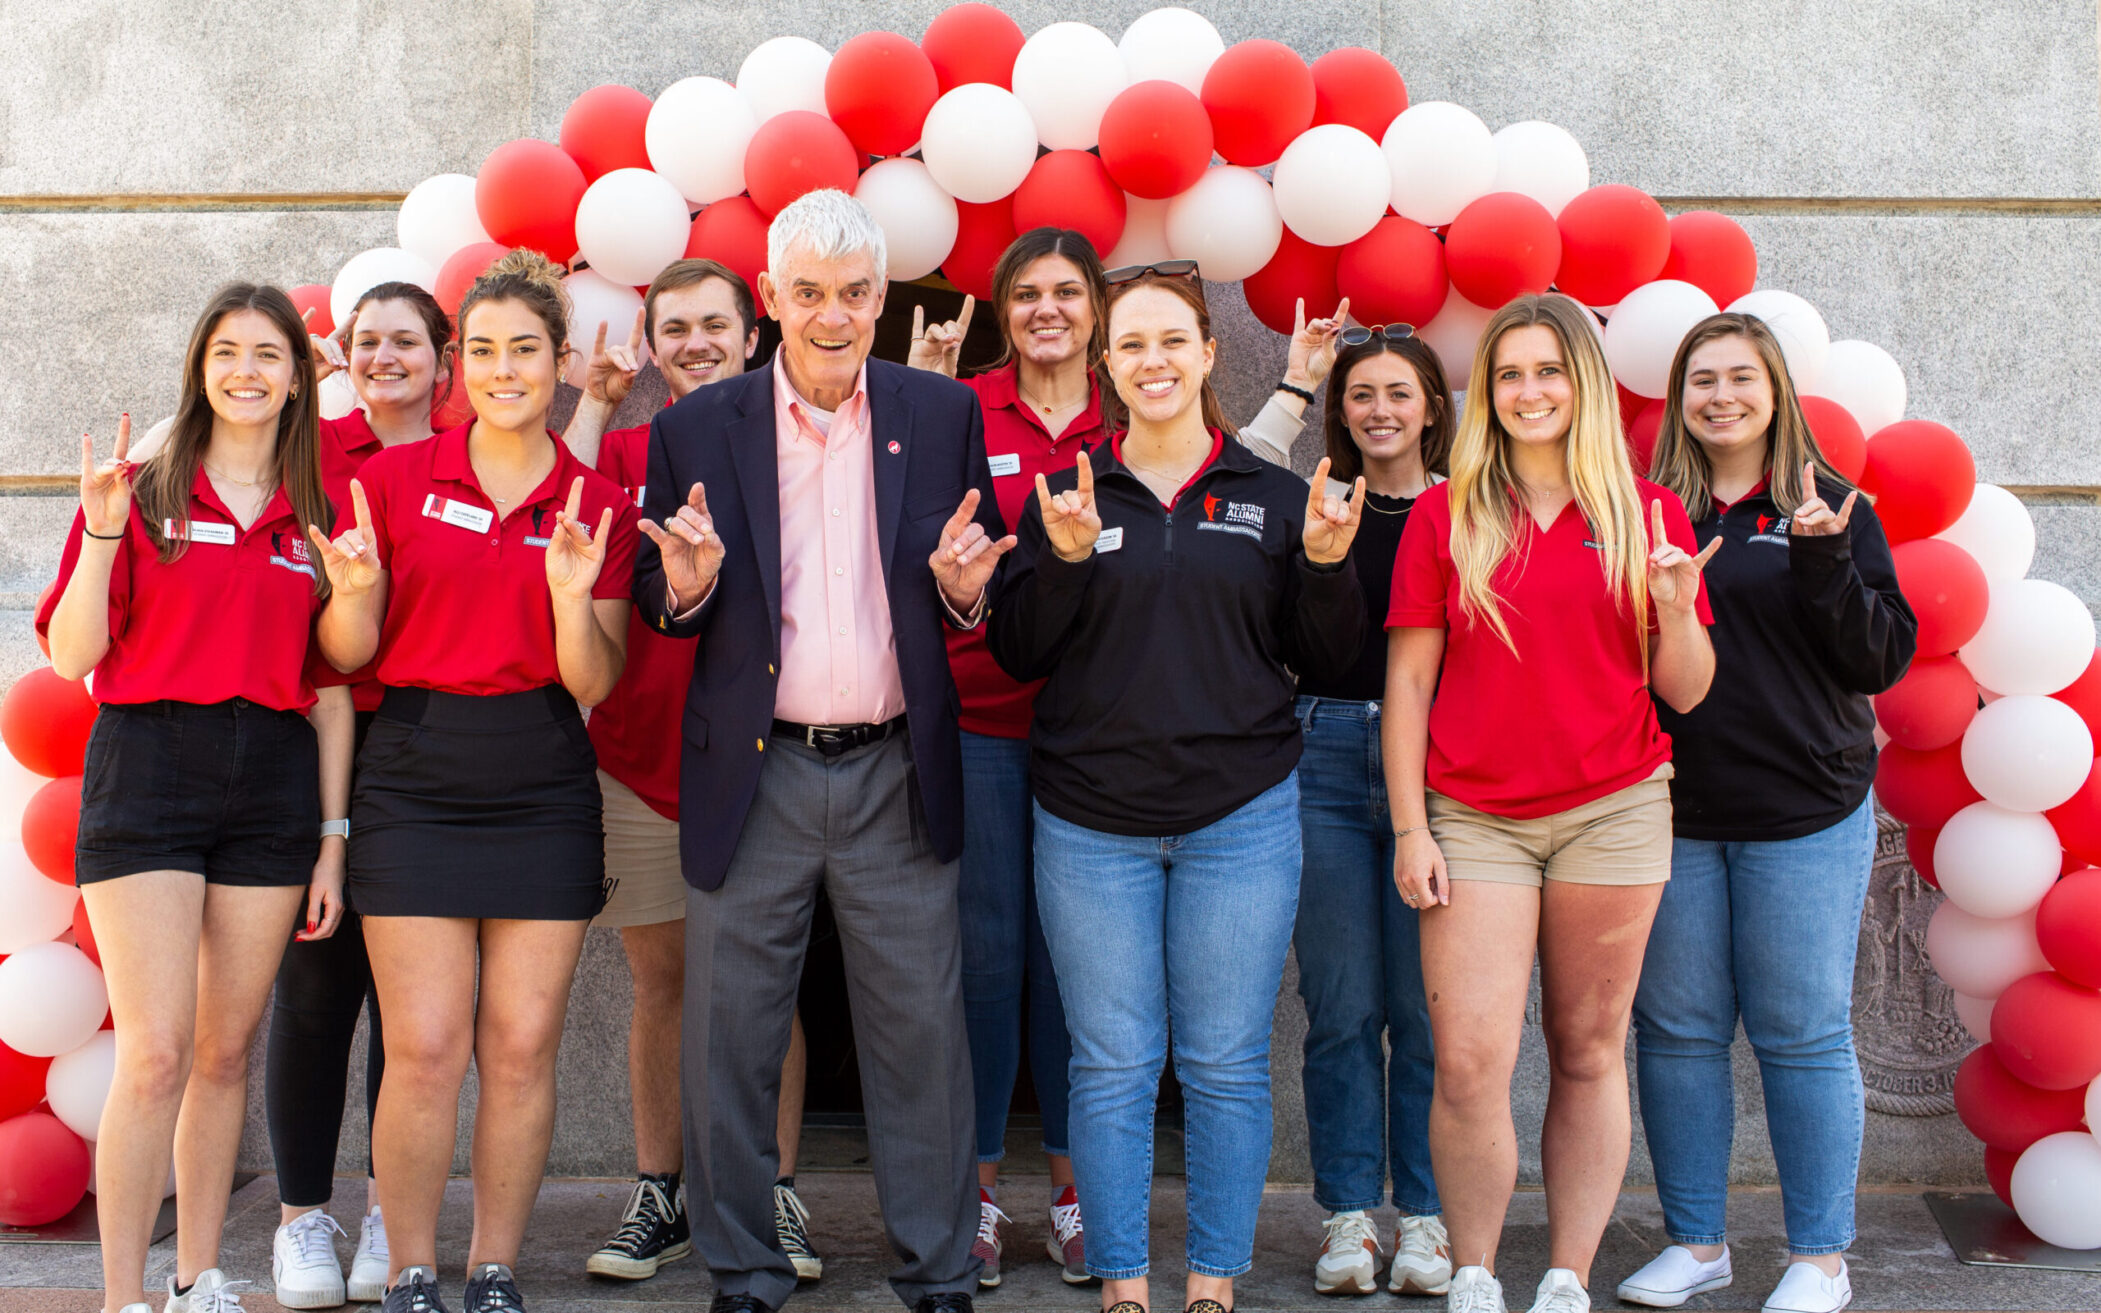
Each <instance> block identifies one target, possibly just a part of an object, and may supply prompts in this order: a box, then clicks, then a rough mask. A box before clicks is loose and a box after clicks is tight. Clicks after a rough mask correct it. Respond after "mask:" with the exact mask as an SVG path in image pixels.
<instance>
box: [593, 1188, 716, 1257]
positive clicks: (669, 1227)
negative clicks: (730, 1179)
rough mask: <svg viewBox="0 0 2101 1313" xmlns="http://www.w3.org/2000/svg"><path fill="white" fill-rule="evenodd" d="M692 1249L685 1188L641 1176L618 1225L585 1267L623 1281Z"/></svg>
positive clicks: (685, 1253) (691, 1234) (686, 1253)
mask: <svg viewBox="0 0 2101 1313" xmlns="http://www.w3.org/2000/svg"><path fill="white" fill-rule="evenodd" d="M692 1252H693V1232H692V1227H691V1226H690V1225H689V1224H688V1223H687V1221H686V1188H685V1186H683V1185H680V1184H677V1183H676V1182H675V1181H674V1180H673V1179H672V1178H670V1177H664V1176H644V1177H642V1178H641V1179H639V1180H637V1181H636V1182H635V1192H634V1193H633V1194H631V1195H629V1196H628V1199H627V1212H626V1213H625V1214H623V1215H622V1216H621V1218H620V1229H619V1230H617V1231H615V1232H613V1238H612V1239H610V1240H608V1241H606V1242H605V1247H604V1248H602V1249H600V1250H599V1251H598V1252H597V1253H595V1254H593V1255H591V1257H590V1258H589V1259H588V1260H587V1261H586V1262H585V1263H584V1271H586V1272H590V1273H593V1274H594V1275H597V1276H602V1277H619V1278H620V1279H621V1280H623V1281H641V1280H645V1279H646V1278H649V1277H653V1276H655V1275H656V1274H657V1269H658V1268H660V1267H662V1266H663V1265H664V1264H666V1263H675V1262H677V1261H678V1260H679V1259H681V1258H684V1257H686V1256H687V1255H688V1254H690V1253H692Z"/></svg>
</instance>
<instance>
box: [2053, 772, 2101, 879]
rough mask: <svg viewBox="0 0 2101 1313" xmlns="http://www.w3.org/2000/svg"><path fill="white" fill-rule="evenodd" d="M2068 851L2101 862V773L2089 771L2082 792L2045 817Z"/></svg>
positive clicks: (2081, 786)
mask: <svg viewBox="0 0 2101 1313" xmlns="http://www.w3.org/2000/svg"><path fill="white" fill-rule="evenodd" d="M2043 815H2044V816H2047V817H2049V819H2050V828H2052V829H2054V830H2056V831H2057V841H2058V842H2059V843H2061V844H2063V845H2064V848H2065V851H2066V852H2068V853H2073V854H2075V855H2077V856H2078V857H2079V858H2081V859H2082V860H2084V861H2088V862H2101V770H2089V771H2088V772H2087V776H2086V782H2085V783H2084V784H2081V785H2080V786H2079V792H2077V793H2075V794H2073V795H2072V796H2071V797H2070V798H2067V799H2066V800H2065V801H2063V802H2061V803H2059V804H2058V805H2057V806H2055V807H2052V808H2051V809H2050V810H2049V811H2046V812H2044V813H2043Z"/></svg>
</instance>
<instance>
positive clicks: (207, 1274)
mask: <svg viewBox="0 0 2101 1313" xmlns="http://www.w3.org/2000/svg"><path fill="white" fill-rule="evenodd" d="M248 1284H250V1283H249V1282H246V1281H228V1280H227V1279H226V1274H225V1273H224V1272H221V1271H220V1270H219V1269H218V1268H215V1267H208V1268H206V1269H204V1271H202V1272H199V1273H198V1274H197V1279H196V1280H195V1281H193V1282H191V1283H190V1293H189V1294H187V1295H178V1294H176V1293H175V1274H174V1273H173V1272H170V1273H169V1274H168V1302H167V1304H166V1306H165V1308H164V1311H163V1313H241V1297H240V1296H239V1295H236V1294H235V1293H233V1288H234V1287H235V1286H245V1285H248Z"/></svg>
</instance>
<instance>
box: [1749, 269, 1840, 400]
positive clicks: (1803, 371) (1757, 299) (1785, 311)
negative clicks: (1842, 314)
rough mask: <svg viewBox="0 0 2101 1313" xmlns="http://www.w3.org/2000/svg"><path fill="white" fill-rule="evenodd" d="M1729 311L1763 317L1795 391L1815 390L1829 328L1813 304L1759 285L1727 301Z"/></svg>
mask: <svg viewBox="0 0 2101 1313" xmlns="http://www.w3.org/2000/svg"><path fill="white" fill-rule="evenodd" d="M1729 313H1730V314H1733V315H1756V316H1757V317H1758V318H1759V319H1762V320H1764V321H1765V326H1766V327H1767V328H1770V329H1772V330H1773V336H1774V337H1775V338H1776V339H1778V341H1779V343H1780V355H1781V357H1782V358H1783V359H1785V360H1786V361H1787V374H1788V377H1789V378H1791V379H1793V380H1794V384H1795V391H1797V392H1808V393H1812V394H1814V393H1815V392H1816V385H1817V384H1818V383H1819V382H1821V381H1823V377H1824V364H1825V361H1826V359H1827V358H1828V357H1829V356H1830V354H1831V330H1830V328H1828V327H1827V326H1825V324H1824V316H1822V315H1821V314H1818V313H1817V308H1816V307H1815V306H1813V305H1811V304H1809V302H1807V301H1805V300H1803V299H1802V298H1801V297H1799V296H1796V295H1795V294H1794V293H1793V292H1783V291H1781V290H1780V289H1779V288H1777V287H1761V288H1759V289H1758V290H1757V291H1755V292H1746V293H1744V294H1743V295H1742V296H1739V297H1737V298H1736V299H1735V300H1734V301H1731V302H1730V303H1729Z"/></svg>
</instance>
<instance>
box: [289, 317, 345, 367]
mask: <svg viewBox="0 0 2101 1313" xmlns="http://www.w3.org/2000/svg"><path fill="white" fill-rule="evenodd" d="M313 318H314V309H313V307H312V306H309V307H307V309H306V311H305V312H304V313H302V314H301V315H300V316H299V322H300V323H301V324H302V325H303V324H307V323H311V322H312V321H313ZM306 342H307V345H308V346H310V347H312V348H313V352H314V382H316V383H319V382H320V381H321V380H322V379H324V378H327V377H328V376H329V375H330V374H333V373H335V372H336V371H338V370H343V369H348V368H350V358H349V357H348V356H346V355H344V354H343V344H342V343H341V342H338V341H336V340H335V339H334V338H332V337H323V336H321V335H320V334H319V333H308V334H307V335H306Z"/></svg>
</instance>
